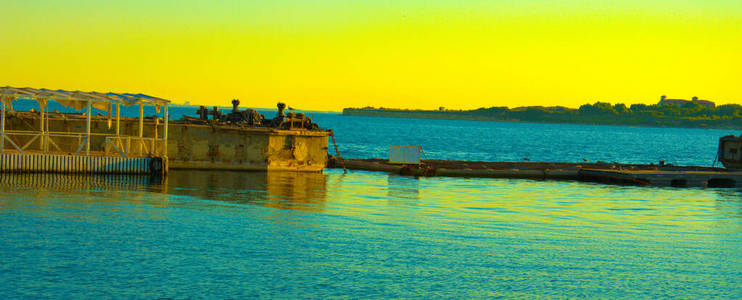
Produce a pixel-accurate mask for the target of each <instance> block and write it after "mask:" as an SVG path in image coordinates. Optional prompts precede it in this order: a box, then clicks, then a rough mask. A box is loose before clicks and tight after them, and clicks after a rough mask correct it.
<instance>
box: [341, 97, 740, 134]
mask: <svg viewBox="0 0 742 300" xmlns="http://www.w3.org/2000/svg"><path fill="white" fill-rule="evenodd" d="M343 114H345V115H363V116H386V117H404V118H431V119H454V120H481V121H506V122H539V123H578V124H605V125H634V126H659V127H665V126H666V127H698V128H704V127H708V128H739V127H742V106H740V105H738V104H725V105H719V106H716V107H707V106H705V105H703V104H701V103H698V102H697V101H689V102H688V103H684V104H669V103H668V104H661V105H658V104H652V105H647V104H632V105H630V106H626V105H625V104H623V103H618V104H614V105H611V104H610V103H606V102H596V103H594V104H585V105H582V106H580V107H579V108H577V109H575V108H568V107H563V106H551V107H544V106H525V107H516V108H508V107H496V106H495V107H489V108H484V107H482V108H478V109H473V110H448V109H445V108H444V107H440V108H439V109H438V110H409V109H394V108H384V107H379V108H375V107H363V108H345V109H343Z"/></svg>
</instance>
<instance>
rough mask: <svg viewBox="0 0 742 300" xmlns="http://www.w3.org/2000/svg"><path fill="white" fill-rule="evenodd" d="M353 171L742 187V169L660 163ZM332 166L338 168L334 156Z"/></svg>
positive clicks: (372, 165)
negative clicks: (741, 170)
mask: <svg viewBox="0 0 742 300" xmlns="http://www.w3.org/2000/svg"><path fill="white" fill-rule="evenodd" d="M344 163H345V167H346V168H348V169H351V170H367V171H383V172H389V173H394V174H402V175H411V176H428V177H434V176H445V177H484V178H522V179H536V180H577V181H588V182H601V183H609V184H630V185H652V186H673V187H724V188H734V187H740V186H742V172H740V171H733V170H728V169H724V168H713V167H701V166H674V165H665V164H663V165H659V164H618V163H604V162H596V163H552V162H488V161H457V160H425V161H424V162H423V164H420V165H405V164H392V163H389V162H388V161H387V160H385V159H345V160H344ZM328 166H329V167H330V168H333V167H335V168H337V167H339V164H338V163H337V159H335V158H331V159H330V164H329V165H328Z"/></svg>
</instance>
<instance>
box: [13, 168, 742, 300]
mask: <svg viewBox="0 0 742 300" xmlns="http://www.w3.org/2000/svg"><path fill="white" fill-rule="evenodd" d="M2 182H3V183H2V187H1V188H0V199H1V200H0V227H1V228H2V231H1V232H0V237H1V240H2V243H0V280H2V282H4V284H3V287H2V288H0V296H3V298H7V297H10V298H24V297H54V298H62V297H63V298H67V297H98V296H122V297H146V298H155V297H173V298H189V297H193V296H209V297H215V298H242V297H250V296H258V297H292V298H307V297H309V298H324V297H328V296H351V297H364V298H366V297H374V298H377V297H378V298H388V297H425V298H427V297H431V296H432V297H446V298H448V297H465V298H469V297H490V296H505V297H521V296H537V297H542V296H565V297H610V298H614V297H630V298H636V297H652V298H654V297H694V298H696V297H698V298H700V297H709V296H714V297H723V298H736V297H738V296H739V295H741V294H742V254H741V253H740V251H739V249H740V245H742V193H741V192H740V191H736V190H724V189H718V190H717V189H672V188H646V187H621V186H607V185H599V184H589V183H578V182H557V181H532V180H503V179H461V178H456V179H453V178H419V179H415V178H412V177H403V176H396V175H387V174H384V173H374V172H352V173H351V174H348V175H343V174H342V172H338V171H336V170H329V171H328V172H326V173H325V174H295V173H269V174H266V173H233V172H209V171H173V172H172V174H171V175H170V176H168V178H167V179H166V180H165V182H161V183H158V182H157V180H156V179H150V178H129V177H93V178H91V177H74V176H52V175H47V176H37V177H34V178H33V179H29V177H28V176H10V175H4V176H3V177H2Z"/></svg>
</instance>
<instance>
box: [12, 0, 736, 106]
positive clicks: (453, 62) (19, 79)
mask: <svg viewBox="0 0 742 300" xmlns="http://www.w3.org/2000/svg"><path fill="white" fill-rule="evenodd" d="M401 2H403V1H386V0H373V1H367V0H359V1H350V0H342V1H340V0H338V1H335V0H326V1H319V0H305V1H291V0H270V1H214V0H203V1H175V0H171V1H145V0H128V1H99V0H96V1H82V0H57V1H36V0H24V1H12V0H2V1H0V86H5V85H10V86H19V87H24V86H30V87H36V88H42V87H44V88H55V89H56V88H61V89H79V90H84V91H91V90H94V91H103V92H106V91H114V92H142V93H146V94H151V95H154V96H159V97H162V98H166V99H170V100H173V101H174V102H176V103H182V102H183V101H190V102H191V104H206V105H216V104H219V105H225V106H226V105H229V102H230V100H231V99H233V98H239V99H241V100H242V103H243V104H244V105H246V106H251V107H274V106H275V103H276V102H277V101H279V100H280V101H284V102H287V103H289V105H291V106H292V107H295V108H299V109H311V110H340V109H342V108H343V107H360V106H367V105H370V106H377V107H378V106H384V107H401V108H428V109H429V108H438V107H439V106H445V107H447V108H453V109H470V108H477V107H489V106H510V107H514V106H525V105H545V106H551V105H563V106H570V107H577V106H579V105H580V104H583V103H588V102H590V103H592V102H595V101H607V102H612V103H615V102H624V103H654V102H657V101H659V97H660V95H663V94H666V95H668V96H669V97H672V98H688V99H689V98H691V97H692V96H698V97H700V98H702V99H709V100H713V101H716V102H717V103H742V87H741V86H742V85H741V84H740V83H741V81H742V80H741V79H742V76H741V75H742V1H739V0H705V1H689V0H673V1H669V0H614V1H586V0H563V1H556V0H554V1H543V0H511V1H500V0H490V1H454V0H445V1H444V0H428V1H417V0H413V1H404V3H401Z"/></svg>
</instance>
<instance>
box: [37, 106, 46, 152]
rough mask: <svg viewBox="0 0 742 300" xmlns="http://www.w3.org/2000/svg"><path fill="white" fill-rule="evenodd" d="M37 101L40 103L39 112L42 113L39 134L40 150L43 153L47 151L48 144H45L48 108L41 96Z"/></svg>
mask: <svg viewBox="0 0 742 300" xmlns="http://www.w3.org/2000/svg"><path fill="white" fill-rule="evenodd" d="M36 102H37V103H39V112H40V113H41V118H39V134H40V135H41V138H40V139H39V148H40V149H39V150H41V153H46V145H45V144H44V110H46V105H44V98H39V99H37V100H36Z"/></svg>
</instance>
